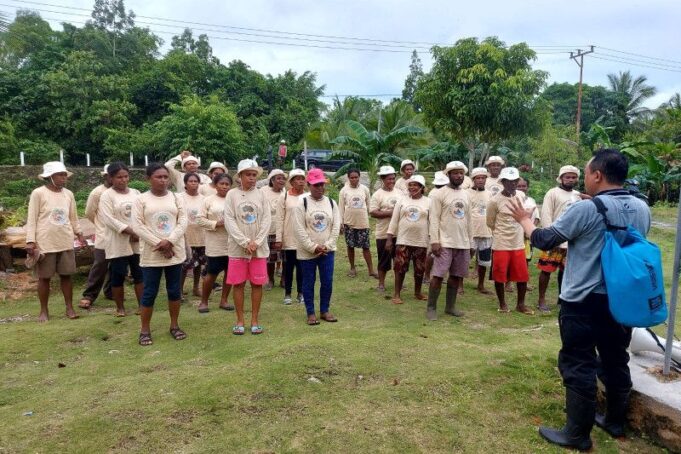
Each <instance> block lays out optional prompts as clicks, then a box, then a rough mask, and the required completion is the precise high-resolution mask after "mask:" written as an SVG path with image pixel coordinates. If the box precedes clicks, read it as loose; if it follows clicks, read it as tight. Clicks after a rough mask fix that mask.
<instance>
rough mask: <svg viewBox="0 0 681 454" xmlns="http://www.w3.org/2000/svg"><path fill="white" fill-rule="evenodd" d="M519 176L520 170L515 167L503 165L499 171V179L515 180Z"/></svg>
mask: <svg viewBox="0 0 681 454" xmlns="http://www.w3.org/2000/svg"><path fill="white" fill-rule="evenodd" d="M519 178H520V172H518V169H516V168H515V167H504V168H503V169H501V173H499V181H501V180H509V181H513V180H517V179H519Z"/></svg>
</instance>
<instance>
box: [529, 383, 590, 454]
mask: <svg viewBox="0 0 681 454" xmlns="http://www.w3.org/2000/svg"><path fill="white" fill-rule="evenodd" d="M565 412H566V413H567V422H566V423H565V427H563V428H562V429H550V428H548V427H544V426H542V427H540V428H539V434H540V435H541V436H542V437H544V438H545V439H546V440H547V441H549V442H551V443H553V444H556V445H558V446H562V447H564V448H573V449H577V450H579V451H588V450H589V449H591V446H592V443H591V437H590V434H591V428H592V427H593V424H594V417H595V415H596V401H595V400H589V399H585V398H584V397H582V396H580V395H579V394H577V393H576V392H574V391H571V390H569V389H567V390H566V391H565Z"/></svg>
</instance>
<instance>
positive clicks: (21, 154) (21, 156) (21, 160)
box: [19, 151, 26, 167]
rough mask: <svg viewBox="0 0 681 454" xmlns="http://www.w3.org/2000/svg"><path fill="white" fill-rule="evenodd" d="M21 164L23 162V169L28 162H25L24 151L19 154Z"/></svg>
mask: <svg viewBox="0 0 681 454" xmlns="http://www.w3.org/2000/svg"><path fill="white" fill-rule="evenodd" d="M19 162H21V167H23V166H25V165H26V162H25V161H24V152H23V151H20V152H19Z"/></svg>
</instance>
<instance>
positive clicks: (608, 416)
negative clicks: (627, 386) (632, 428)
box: [596, 391, 629, 438]
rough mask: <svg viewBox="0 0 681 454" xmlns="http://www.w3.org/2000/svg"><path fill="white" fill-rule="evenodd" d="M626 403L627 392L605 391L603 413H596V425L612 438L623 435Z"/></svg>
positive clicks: (627, 399)
mask: <svg viewBox="0 0 681 454" xmlns="http://www.w3.org/2000/svg"><path fill="white" fill-rule="evenodd" d="M628 405H629V392H625V393H616V392H609V391H606V410H605V414H604V415H602V414H599V413H597V414H596V425H597V426H598V427H600V428H601V429H603V430H605V431H606V432H607V433H608V434H609V435H610V436H611V437H613V438H620V437H624V426H625V424H626V422H627V406H628Z"/></svg>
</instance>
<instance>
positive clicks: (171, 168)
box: [165, 150, 211, 194]
mask: <svg viewBox="0 0 681 454" xmlns="http://www.w3.org/2000/svg"><path fill="white" fill-rule="evenodd" d="M177 164H181V167H182V170H183V172H180V171H179V170H177V169H176V168H175V167H176V166H177ZM165 167H166V169H168V172H169V174H170V181H171V183H172V185H173V186H175V192H177V193H178V194H180V193H182V192H184V172H187V173H195V174H197V175H198V176H199V178H200V179H201V184H202V185H207V184H210V182H211V180H210V178H208V175H204V174H202V173H199V160H198V159H197V158H196V157H194V156H192V152H191V151H187V150H184V151H183V152H182V153H180V154H179V155H177V156H175V157H174V158H170V159H169V160H168V161H167V162H166V163H165Z"/></svg>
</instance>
